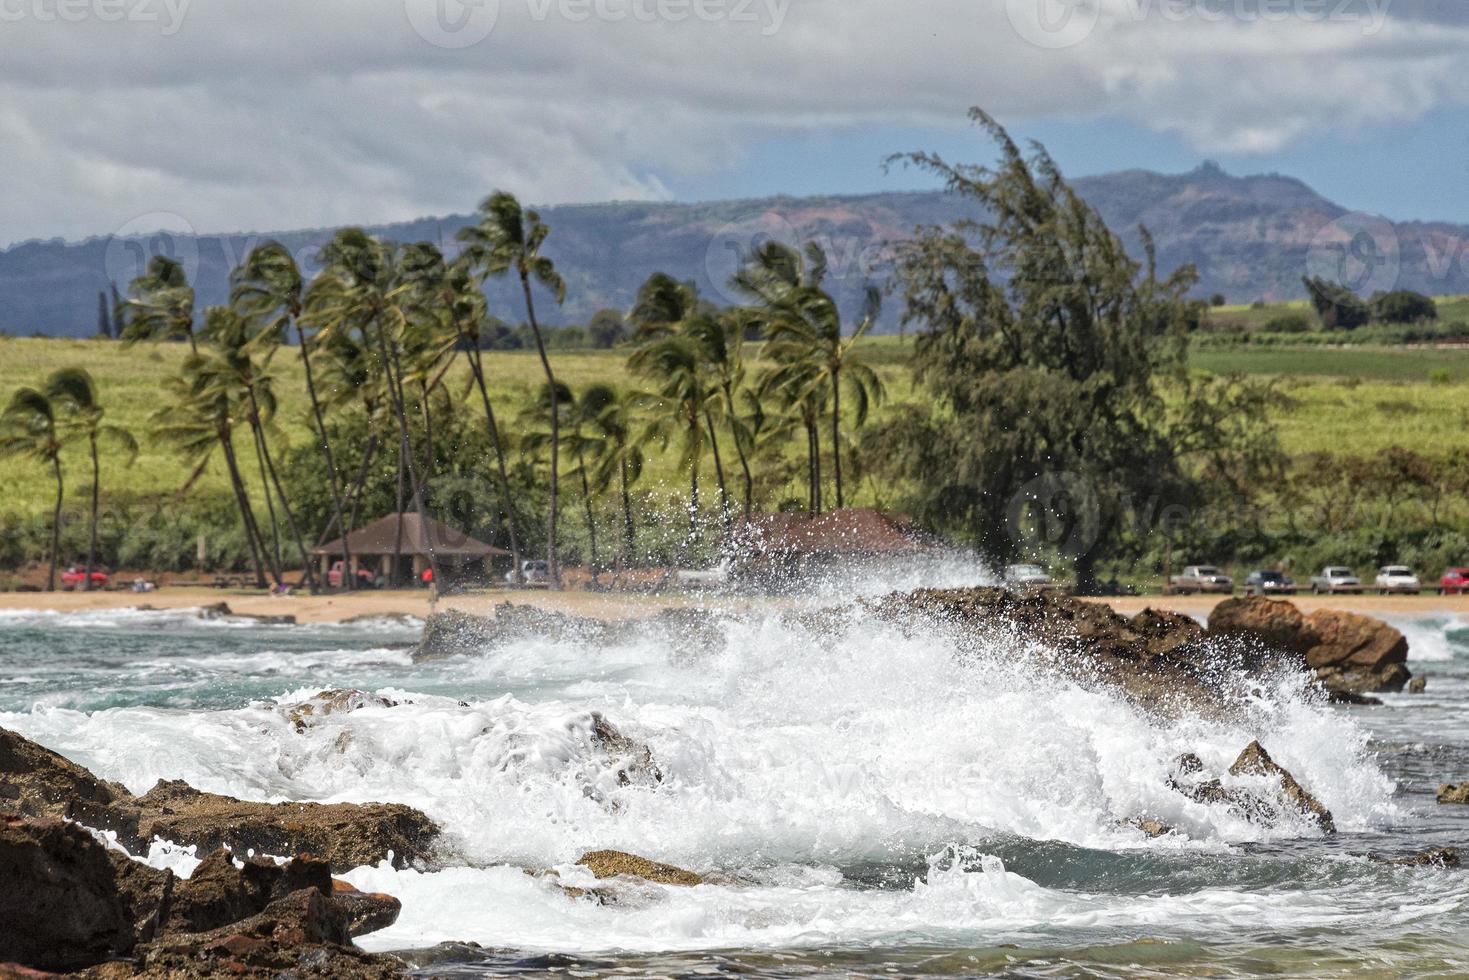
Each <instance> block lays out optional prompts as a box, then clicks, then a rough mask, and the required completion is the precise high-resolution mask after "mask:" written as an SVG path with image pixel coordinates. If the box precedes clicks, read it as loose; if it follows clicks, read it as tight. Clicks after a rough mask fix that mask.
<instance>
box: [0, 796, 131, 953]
mask: <svg viewBox="0 0 1469 980" xmlns="http://www.w3.org/2000/svg"><path fill="white" fill-rule="evenodd" d="M115 875H116V872H115V870H114V867H113V863H112V861H111V860H110V859H109V858H108V856H107V851H106V848H104V847H103V846H102V845H101V844H99V843H98V842H97V840H96V838H94V837H92V835H91V834H89V833H87V832H86V831H85V830H83V829H82V828H80V827H78V826H76V825H75V824H69V823H65V822H63V821H61V820H55V819H52V818H49V817H43V818H40V819H31V818H27V817H22V816H20V815H18V814H6V815H3V816H0V962H14V963H20V964H23V965H25V966H29V967H34V968H39V969H43V970H76V969H80V968H82V967H85V966H90V965H92V964H94V963H99V962H101V961H103V960H106V959H109V958H112V957H116V956H125V955H127V954H128V953H130V952H131V951H132V949H133V946H134V944H135V942H136V937H135V936H134V933H133V921H132V918H131V916H130V914H129V911H128V909H127V908H126V907H125V906H124V904H123V900H122V898H121V897H120V896H119V894H118V891H117V887H116V885H115V883H114V879H115Z"/></svg>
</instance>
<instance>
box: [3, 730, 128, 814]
mask: <svg viewBox="0 0 1469 980" xmlns="http://www.w3.org/2000/svg"><path fill="white" fill-rule="evenodd" d="M128 799H131V794H129V793H128V791H127V790H126V789H125V788H124V787H122V786H119V785H117V784H116V783H109V782H106V781H105V780H101V779H98V778H97V777H96V776H94V775H92V774H91V773H90V772H88V771H87V770H86V769H83V768H82V767H81V766H79V765H77V764H76V763H74V762H71V761H69V760H67V759H64V758H62V757H61V756H59V755H57V754H56V753H55V752H52V751H51V750H50V749H46V748H42V747H41V746H39V745H37V744H36V743H35V742H32V741H30V740H29V739H26V738H23V737H21V736H20V735H17V734H16V733H15V732H12V731H7V730H6V729H3V728H0V809H5V810H13V811H15V812H18V813H22V814H25V815H26V816H29V817H58V818H60V817H66V818H70V819H73V820H80V821H82V822H84V823H90V822H91V821H89V820H88V817H89V816H95V815H96V814H97V813H99V812H100V811H103V810H105V809H107V808H108V807H110V806H112V805H114V804H116V803H118V802H119V801H122V800H128Z"/></svg>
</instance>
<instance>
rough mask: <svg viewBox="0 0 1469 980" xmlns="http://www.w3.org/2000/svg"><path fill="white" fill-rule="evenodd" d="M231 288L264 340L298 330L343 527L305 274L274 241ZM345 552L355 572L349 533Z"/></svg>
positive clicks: (347, 582)
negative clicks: (308, 320)
mask: <svg viewBox="0 0 1469 980" xmlns="http://www.w3.org/2000/svg"><path fill="white" fill-rule="evenodd" d="M230 284H231V287H232V288H231V290H230V305H231V306H233V307H234V308H235V309H237V310H238V311H239V312H240V313H241V315H243V316H246V317H249V318H251V319H252V320H255V321H258V323H259V326H260V333H261V335H262V336H267V337H268V336H270V335H272V334H274V335H277V336H279V337H280V338H281V339H282V340H284V339H285V337H286V335H287V334H288V333H289V331H290V329H291V328H292V327H295V328H296V339H297V343H298V344H299V346H300V350H301V366H302V368H303V369H304V370H305V372H306V394H307V395H308V397H309V398H310V400H311V416H312V419H313V420H314V421H315V422H316V437H317V439H318V440H319V443H318V445H320V446H321V454H322V459H323V461H324V462H325V463H326V477H327V485H328V487H329V488H330V490H331V494H332V510H333V513H334V514H335V517H336V522H337V526H338V527H341V526H342V525H343V522H344V510H343V506H342V488H341V480H340V478H339V477H338V476H337V462H336V454H335V453H334V452H333V451H332V443H331V437H330V435H329V434H328V433H327V428H326V417H325V415H324V413H323V411H322V407H321V399H320V397H318V395H317V391H316V377H315V373H314V372H313V370H312V364H311V354H312V348H313V347H314V346H315V340H314V338H313V337H312V336H311V335H309V334H308V333H307V332H306V324H305V322H304V321H303V320H302V318H301V312H302V295H303V292H304V290H305V282H304V279H303V277H302V275H301V269H300V267H299V266H298V265H297V264H296V260H295V258H294V257H293V256H292V255H291V253H290V251H289V250H288V249H287V248H286V247H285V246H284V245H282V244H281V243H280V242H276V241H269V242H265V243H264V244H262V245H259V246H257V247H255V248H253V249H251V250H250V254H249V255H247V256H246V257H245V261H244V262H243V263H242V264H241V265H240V266H239V267H238V268H236V269H235V270H234V272H233V273H232V274H231V275H230ZM342 551H343V555H342V557H343V558H344V559H345V563H346V564H345V567H348V568H350V567H351V566H352V551H351V545H350V544H349V543H348V542H347V539H346V536H345V533H344V535H343V538H342ZM355 579H356V576H354V575H344V576H342V584H343V586H345V587H346V588H348V589H355V588H356V587H357V582H356V581H355Z"/></svg>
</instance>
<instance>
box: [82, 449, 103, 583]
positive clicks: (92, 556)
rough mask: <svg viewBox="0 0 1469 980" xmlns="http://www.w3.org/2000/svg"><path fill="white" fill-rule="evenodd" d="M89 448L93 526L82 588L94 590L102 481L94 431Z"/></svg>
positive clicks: (89, 534) (88, 543)
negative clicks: (93, 573) (93, 569)
mask: <svg viewBox="0 0 1469 980" xmlns="http://www.w3.org/2000/svg"><path fill="white" fill-rule="evenodd" d="M87 443H88V448H89V449H90V450H91V453H92V527H91V530H90V532H89V533H88V536H87V577H86V578H85V579H83V580H82V588H83V589H84V590H85V591H87V592H91V591H92V567H93V566H94V565H95V564H96V562H97V512H98V511H99V510H100V509H101V507H100V493H101V491H100V483H101V473H102V466H101V464H100V463H99V462H98V459H97V433H96V432H93V433H91V434H90V435H89V436H88V439H87Z"/></svg>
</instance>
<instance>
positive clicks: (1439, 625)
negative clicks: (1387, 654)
mask: <svg viewBox="0 0 1469 980" xmlns="http://www.w3.org/2000/svg"><path fill="white" fill-rule="evenodd" d="M1387 621H1388V623H1389V624H1391V625H1392V626H1394V627H1396V628H1397V629H1398V630H1399V631H1401V632H1402V634H1403V636H1405V637H1407V639H1408V660H1409V661H1410V662H1411V661H1415V660H1421V661H1425V662H1440V663H1441V662H1443V661H1448V660H1453V659H1454V646H1453V643H1452V641H1450V639H1449V634H1450V633H1453V632H1459V631H1462V630H1465V629H1469V624H1466V623H1465V622H1464V621H1463V620H1462V619H1460V618H1459V617H1458V616H1456V615H1454V614H1453V613H1441V614H1436V615H1431V616H1412V617H1407V616H1393V617H1388V618H1387Z"/></svg>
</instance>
